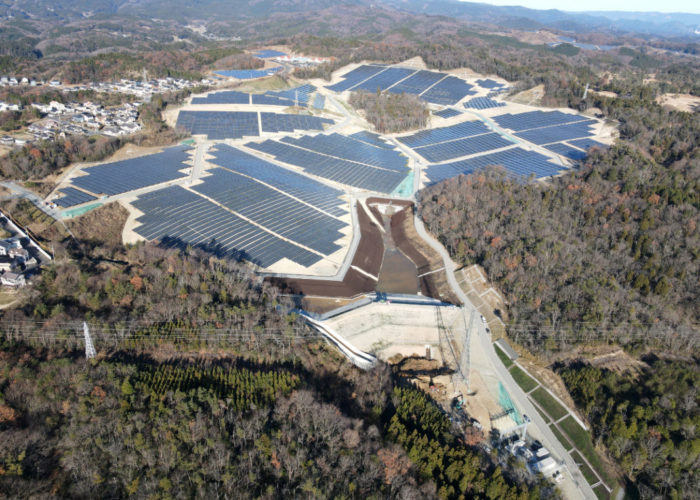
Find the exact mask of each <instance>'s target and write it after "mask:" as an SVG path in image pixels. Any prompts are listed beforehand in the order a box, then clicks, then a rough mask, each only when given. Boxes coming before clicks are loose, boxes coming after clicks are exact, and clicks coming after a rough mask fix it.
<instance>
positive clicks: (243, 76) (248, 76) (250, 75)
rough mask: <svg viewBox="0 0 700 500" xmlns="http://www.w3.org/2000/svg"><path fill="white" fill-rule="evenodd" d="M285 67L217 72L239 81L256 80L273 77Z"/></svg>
mask: <svg viewBox="0 0 700 500" xmlns="http://www.w3.org/2000/svg"><path fill="white" fill-rule="evenodd" d="M283 69H284V67H282V66H276V67H274V68H269V69H230V70H221V71H217V72H216V74H217V75H221V76H226V77H230V78H238V79H239V80H252V79H254V78H262V77H264V76H272V75H274V74H276V73H279V72H280V71H282V70H283Z"/></svg>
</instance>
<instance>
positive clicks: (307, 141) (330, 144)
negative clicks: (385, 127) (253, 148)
mask: <svg viewBox="0 0 700 500" xmlns="http://www.w3.org/2000/svg"><path fill="white" fill-rule="evenodd" d="M281 141H282V142H286V143H287V144H291V145H293V146H297V147H299V148H304V149H308V150H310V151H315V152H317V153H322V154H325V155H328V156H333V157H336V158H343V159H345V160H350V161H354V162H357V163H363V164H365V165H371V166H373V167H377V168H383V169H387V170H395V171H397V172H403V171H405V170H406V168H407V167H408V158H406V157H405V156H404V155H402V154H401V153H399V152H398V151H396V150H394V149H385V148H381V147H377V146H373V145H371V144H367V143H366V142H362V141H358V140H356V139H354V138H352V137H346V136H343V135H340V134H335V133H334V134H331V135H322V134H319V135H316V136H310V135H304V136H301V137H299V138H293V137H284V138H282V139H281Z"/></svg>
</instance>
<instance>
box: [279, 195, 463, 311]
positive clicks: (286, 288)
mask: <svg viewBox="0 0 700 500" xmlns="http://www.w3.org/2000/svg"><path fill="white" fill-rule="evenodd" d="M366 203H367V206H368V207H369V210H370V212H371V213H372V215H373V216H374V217H375V218H376V220H377V221H384V220H385V219H386V218H387V217H388V216H387V217H385V216H383V215H382V214H381V212H380V211H379V210H378V209H377V207H376V205H377V204H392V205H394V206H395V207H396V208H397V211H396V212H395V213H394V214H393V215H392V216H391V217H390V222H389V223H388V227H387V228H386V229H387V232H388V233H389V234H384V235H383V234H382V232H381V231H380V229H379V228H378V227H377V225H376V224H375V222H374V221H373V220H372V219H371V218H370V216H369V215H368V214H367V212H366V211H365V210H364V208H358V210H357V220H358V224H359V226H360V235H361V236H360V243H359V245H358V247H357V251H356V252H355V255H354V257H353V260H352V263H351V268H350V269H349V270H348V272H347V273H346V274H345V277H344V278H343V280H342V281H329V280H317V279H302V278H299V279H293V278H266V279H267V280H268V281H269V282H270V283H271V284H273V285H275V286H277V287H278V288H279V289H280V290H281V291H282V293H286V294H290V295H295V296H297V299H298V300H297V302H298V303H299V305H300V306H302V307H304V308H305V309H306V310H309V311H313V312H324V311H328V310H330V309H335V308H336V307H340V305H343V304H340V305H337V302H336V301H335V300H331V302H328V300H327V299H336V298H341V299H348V298H351V297H356V296H357V295H360V294H363V293H368V292H373V291H375V290H378V291H384V292H394V293H415V292H416V291H417V288H418V287H420V291H421V293H422V294H423V295H425V296H427V297H433V298H437V299H439V300H442V301H445V302H450V303H457V298H456V297H454V296H453V294H452V292H451V290H450V287H449V284H448V283H447V276H446V274H445V272H444V270H442V271H439V269H441V268H442V267H443V262H442V259H441V258H440V256H439V255H437V254H436V253H435V252H433V251H432V249H431V248H430V247H429V246H428V244H427V243H425V242H424V241H423V240H422V239H421V238H420V237H419V236H418V234H417V233H416V231H415V227H414V226H413V218H412V217H413V203H412V202H410V201H405V200H390V199H385V198H368V199H367V201H366ZM360 206H361V205H360ZM385 239H386V242H387V243H391V244H390V245H389V244H385ZM392 247H393V248H392ZM385 249H387V250H393V251H389V252H388V253H387V254H385ZM385 261H386V264H387V265H386V266H385V267H384V268H383V263H384V262H385ZM353 267H355V268H358V269H361V270H363V271H365V272H366V273H368V274H369V275H371V276H377V277H380V279H379V282H377V281H376V280H373V279H372V278H370V277H368V276H366V275H365V274H363V273H361V272H359V271H357V270H355V269H353ZM430 271H437V272H434V273H432V274H428V275H426V276H422V277H419V278H418V286H416V285H415V281H414V280H415V279H416V277H417V276H418V275H420V274H422V273H426V272H430ZM416 273H417V274H416Z"/></svg>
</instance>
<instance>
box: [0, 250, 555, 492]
mask: <svg viewBox="0 0 700 500" xmlns="http://www.w3.org/2000/svg"><path fill="white" fill-rule="evenodd" d="M122 258H123V261H121V262H120V261H111V262H106V261H95V260H92V259H90V258H87V257H85V258H83V259H81V260H79V261H77V262H76V261H73V262H71V261H67V262H62V263H59V264H54V265H52V266H51V267H49V268H48V269H47V270H46V271H45V272H43V273H42V274H41V276H40V278H39V281H38V283H37V284H36V285H35V286H34V287H32V288H31V289H30V288H27V289H25V293H26V294H27V295H26V297H25V298H24V300H23V302H22V305H21V306H20V307H19V308H18V309H15V310H13V311H3V315H2V321H1V324H2V328H0V344H1V352H2V354H1V355H0V439H2V441H3V443H4V445H3V447H2V448H1V449H0V494H3V495H7V496H9V497H28V496H36V495H39V496H41V495H46V494H49V493H51V494H54V495H55V494H57V495H60V496H67V497H71V498H94V497H96V496H97V497H105V496H110V497H126V496H131V495H134V496H136V497H138V498H145V497H152V496H155V497H163V498H165V497H171V496H172V497H175V496H177V497H179V496H184V497H192V496H197V497H214V496H229V497H236V498H250V497H255V498H279V497H280V496H282V497H289V498H294V497H300V496H303V497H324V498H327V497H343V498H368V497H369V498H386V497H397V498H416V499H419V498H420V499H423V498H464V496H465V495H466V496H468V497H472V498H489V499H494V500H495V499H502V498H508V499H527V498H531V499H535V498H543V497H544V498H547V497H556V492H554V491H553V490H552V489H551V487H548V486H546V485H544V484H540V483H539V482H538V481H537V480H534V479H533V478H531V477H526V476H524V475H523V474H522V471H518V470H515V469H513V470H511V469H510V468H506V469H503V468H500V467H496V466H495V465H494V464H493V462H492V459H491V457H490V456H489V455H487V454H486V453H485V452H483V451H482V450H480V449H478V448H471V447H468V446H466V445H465V443H464V442H463V441H462V440H461V439H460V438H459V437H458V434H455V433H454V431H453V429H452V428H451V424H450V422H449V420H448V419H447V417H446V416H445V415H444V414H443V413H442V411H441V410H439V409H438V408H437V406H435V405H434V403H432V402H431V401H430V400H429V399H428V397H427V396H426V395H425V394H424V393H423V392H421V391H419V390H417V389H414V388H412V387H410V386H407V385H405V383H403V382H401V381H400V380H401V379H400V378H395V377H394V375H393V374H392V371H391V369H390V368H389V367H388V366H387V365H384V364H380V365H379V366H377V367H376V368H375V369H373V370H371V371H368V372H363V371H361V370H359V369H357V368H355V367H353V366H352V365H350V364H349V363H347V362H345V360H344V359H342V358H341V357H340V356H339V355H338V354H337V353H336V352H335V351H334V350H332V349H331V348H330V347H328V346H327V345H326V344H324V343H323V342H321V341H320V340H319V339H318V337H316V336H315V335H312V334H311V332H310V331H309V330H308V329H307V328H306V327H304V326H303V325H302V324H300V323H299V322H298V320H297V318H296V316H295V315H293V314H289V311H290V305H289V304H286V303H285V302H284V300H283V299H282V298H280V297H279V296H278V292H277V291H276V290H275V289H274V288H272V287H270V286H269V285H267V284H265V282H264V281H262V280H260V279H258V278H255V277H253V275H252V274H251V273H250V272H249V271H248V270H247V268H246V267H244V266H243V265H241V264H237V263H233V262H230V261H222V260H219V259H216V258H214V257H213V256H212V255H211V254H208V253H207V252H205V251H203V250H196V249H185V250H184V251H177V250H172V249H171V250H165V249H162V248H159V247H157V246H154V245H137V246H135V247H133V248H130V249H129V250H127V251H126V252H125V253H124V254H123V255H122ZM83 319H85V320H87V321H88V322H89V323H90V325H91V332H92V336H93V339H94V342H95V343H96V345H97V348H98V350H99V351H100V354H99V356H98V358H97V360H94V361H90V362H87V361H85V360H84V358H83V356H82V351H81V350H80V348H81V346H82V339H81V335H82V330H81V329H80V325H81V322H82V320H83ZM129 320H135V322H134V323H130V322H129ZM107 321H109V322H110V325H109V328H107V327H106V324H105V323H106V322H107ZM292 345H293V347H294V348H293V349H291V348H290V347H291V346H292ZM73 348H74V349H78V350H77V351H73V350H72V349H73ZM223 348H225V350H223ZM224 352H225V353H227V354H223V353H224Z"/></svg>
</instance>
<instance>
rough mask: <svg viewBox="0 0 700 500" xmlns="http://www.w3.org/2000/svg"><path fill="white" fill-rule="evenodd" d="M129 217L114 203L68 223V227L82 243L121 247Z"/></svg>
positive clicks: (123, 209) (126, 212)
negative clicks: (123, 231) (123, 232)
mask: <svg viewBox="0 0 700 500" xmlns="http://www.w3.org/2000/svg"><path fill="white" fill-rule="evenodd" d="M128 217H129V212H128V211H127V210H126V209H125V208H124V207H122V206H121V205H120V204H119V203H116V202H113V203H108V204H107V205H103V206H101V207H99V208H96V209H95V210H91V211H90V212H87V213H86V214H84V215H81V216H80V217H77V218H75V219H73V220H70V221H67V222H66V225H67V226H68V228H69V229H70V230H71V231H72V233H73V234H74V235H75V237H76V238H78V239H79V240H81V241H86V242H96V243H104V244H106V245H109V246H120V245H121V244H122V230H123V229H124V224H125V223H126V219H127V218H128Z"/></svg>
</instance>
